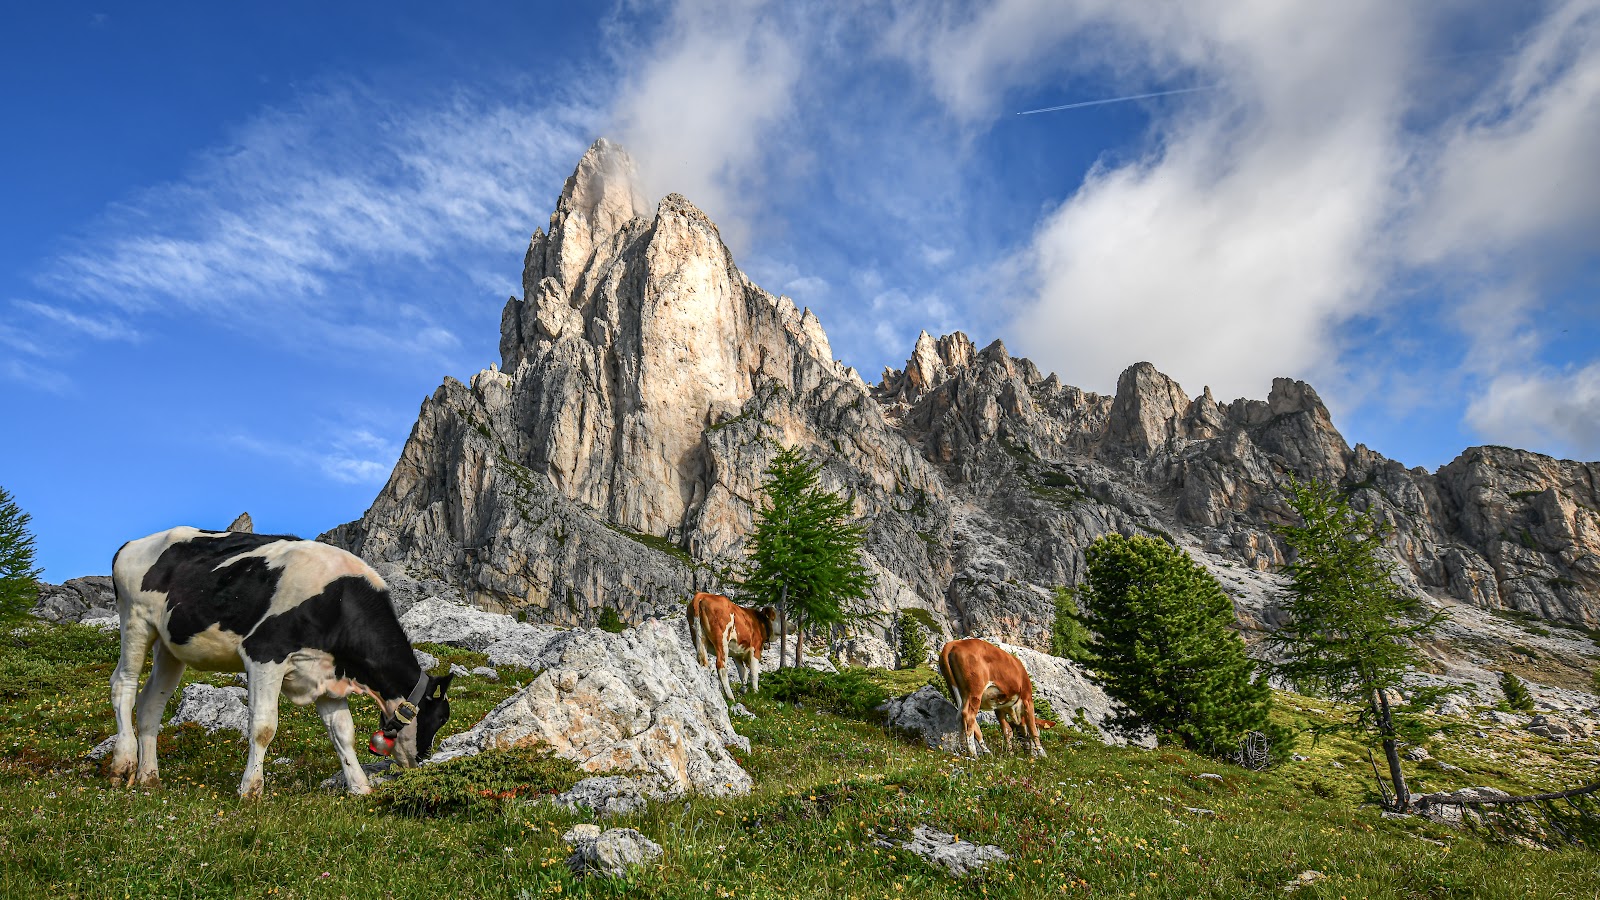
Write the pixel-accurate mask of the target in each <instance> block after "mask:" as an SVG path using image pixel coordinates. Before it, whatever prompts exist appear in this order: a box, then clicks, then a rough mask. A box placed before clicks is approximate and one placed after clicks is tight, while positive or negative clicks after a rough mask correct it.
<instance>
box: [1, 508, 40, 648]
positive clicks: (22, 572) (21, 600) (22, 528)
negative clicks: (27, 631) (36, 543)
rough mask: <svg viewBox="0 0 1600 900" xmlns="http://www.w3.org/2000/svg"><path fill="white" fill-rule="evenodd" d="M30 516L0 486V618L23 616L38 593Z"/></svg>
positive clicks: (37, 573) (31, 518) (11, 618)
mask: <svg viewBox="0 0 1600 900" xmlns="http://www.w3.org/2000/svg"><path fill="white" fill-rule="evenodd" d="M32 520H33V517H32V516H30V515H28V514H27V513H25V512H23V511H22V508H21V507H20V506H18V505H17V503H16V501H15V500H14V499H12V497H11V493H10V492H9V491H7V490H6V489H5V488H3V487H0V622H11V621H15V620H17V619H20V618H22V617H23V616H26V615H27V614H28V611H29V610H31V609H32V608H33V603H34V601H35V600H36V599H37V598H38V596H39V582H38V579H39V569H37V568H35V567H34V565H33V535H32V534H31V533H29V531H28V523H29V522H30V521H32Z"/></svg>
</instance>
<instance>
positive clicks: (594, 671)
mask: <svg viewBox="0 0 1600 900" xmlns="http://www.w3.org/2000/svg"><path fill="white" fill-rule="evenodd" d="M491 656H493V654H492V653H491ZM520 664H522V665H527V666H529V667H530V668H533V669H537V670H539V671H540V674H539V676H538V677H536V678H535V679H534V680H533V681H532V683H530V684H529V685H528V686H527V687H525V688H523V689H522V690H520V691H518V692H517V693H516V694H513V695H512V696H511V697H508V698H507V699H506V700H505V701H504V702H502V703H501V704H500V705H499V706H497V707H495V708H494V710H493V711H491V712H490V713H489V715H488V716H486V717H485V718H484V719H483V721H481V722H479V723H478V724H477V725H475V726H473V727H472V728H471V729H469V730H467V731H465V732H462V733H461V734H457V735H453V736H451V737H449V738H447V739H445V740H444V741H443V742H442V743H441V744H440V747H439V752H437V753H436V754H435V755H434V757H433V758H434V759H435V760H446V759H452V758H455V757H459V756H465V755H469V754H473V753H478V752H481V751H483V750H486V749H490V748H507V747H516V746H526V745H533V744H544V745H548V746H550V747H551V748H553V749H554V751H555V753H556V755H558V756H561V757H563V758H565V759H569V760H572V761H573V762H575V763H577V764H578V766H579V767H580V768H582V769H583V770H584V771H587V772H594V773H613V774H627V773H636V774H641V775H642V776H643V777H644V779H645V780H647V781H649V782H650V783H651V792H652V793H653V794H660V795H665V796H677V795H681V794H684V793H689V792H695V793H702V794H711V795H728V794H744V793H748V792H749V790H750V776H749V775H748V774H747V773H746V772H745V771H744V769H743V768H741V767H740V766H739V764H738V762H737V761H735V760H734V758H733V757H732V756H731V755H730V754H729V753H728V751H727V748H728V747H737V748H739V749H740V750H742V751H746V752H748V751H749V749H750V744H749V741H747V740H746V739H745V738H743V737H740V736H739V735H738V734H737V733H736V732H735V731H734V730H733V725H732V723H731V722H730V721H729V720H728V706H727V703H726V702H725V701H724V700H723V698H722V693H721V689H720V687H719V686H718V684H717V682H716V679H715V677H714V676H713V674H712V672H711V670H710V669H707V668H701V667H700V666H699V665H698V664H697V663H696V661H695V658H694V651H693V649H692V648H691V646H690V644H689V633H688V628H687V625H686V623H685V621H684V620H683V619H681V618H678V617H674V618H673V619H672V620H670V621H663V620H661V619H649V620H646V621H645V623H644V624H642V625H640V626H638V627H637V628H631V629H628V630H626V631H624V632H622V633H621V634H610V633H607V632H605V631H601V630H599V629H573V630H571V631H562V632H558V633H556V634H554V635H552V636H551V637H550V639H549V640H548V641H545V642H544V643H543V645H542V646H541V647H540V648H538V651H537V653H536V654H534V655H533V656H532V658H530V659H528V660H527V661H525V662H522V663H520Z"/></svg>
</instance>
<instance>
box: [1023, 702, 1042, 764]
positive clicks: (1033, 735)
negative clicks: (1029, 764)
mask: <svg viewBox="0 0 1600 900" xmlns="http://www.w3.org/2000/svg"><path fill="white" fill-rule="evenodd" d="M1022 724H1023V727H1024V728H1025V729H1027V732H1026V734H1027V737H1028V740H1029V748H1028V749H1029V752H1031V753H1032V754H1033V755H1034V756H1044V743H1043V742H1042V741H1040V740H1039V719H1038V718H1037V717H1036V716H1034V714H1033V698H1032V697H1029V698H1028V699H1026V700H1024V701H1022Z"/></svg>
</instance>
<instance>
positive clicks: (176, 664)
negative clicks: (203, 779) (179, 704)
mask: <svg viewBox="0 0 1600 900" xmlns="http://www.w3.org/2000/svg"><path fill="white" fill-rule="evenodd" d="M183 669H184V665H183V660H181V659H179V658H177V657H176V656H173V655H172V651H171V650H169V649H167V645H166V644H164V643H162V642H160V641H157V642H156V654H155V661H154V662H153V663H151V665H150V677H149V678H146V679H145V681H144V690H142V691H140V692H139V711H138V715H137V716H136V717H135V719H134V721H135V722H136V723H137V725H138V729H139V774H138V776H137V779H138V782H139V783H140V784H144V785H156V784H160V783H161V776H160V775H159V774H158V773H157V771H156V735H158V734H160V733H161V717H162V716H163V715H165V714H166V709H167V701H168V700H171V699H172V692H173V691H175V690H177V689H178V682H180V681H182V680H183Z"/></svg>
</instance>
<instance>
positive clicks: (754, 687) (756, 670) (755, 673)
mask: <svg viewBox="0 0 1600 900" xmlns="http://www.w3.org/2000/svg"><path fill="white" fill-rule="evenodd" d="M759 690H761V654H760V653H752V654H750V693H752V694H754V693H756V692H757V691H759Z"/></svg>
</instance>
